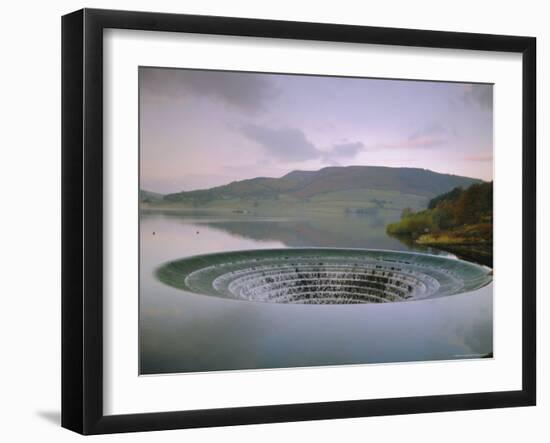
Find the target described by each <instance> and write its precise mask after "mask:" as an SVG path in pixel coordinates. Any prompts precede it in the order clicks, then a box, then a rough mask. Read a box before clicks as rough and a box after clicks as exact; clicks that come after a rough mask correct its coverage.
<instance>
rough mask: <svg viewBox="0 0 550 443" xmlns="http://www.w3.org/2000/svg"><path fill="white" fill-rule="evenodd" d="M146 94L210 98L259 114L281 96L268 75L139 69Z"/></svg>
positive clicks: (166, 96)
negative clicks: (269, 102)
mask: <svg viewBox="0 0 550 443" xmlns="http://www.w3.org/2000/svg"><path fill="white" fill-rule="evenodd" d="M140 86H141V88H142V91H143V93H144V94H147V95H148V96H149V97H153V98H157V99H159V98H160V99H166V98H181V97H184V96H189V95H192V96H196V97H210V98H214V99H217V100H221V101H222V102H225V103H226V104H228V105H230V106H234V107H236V108H240V109H241V110H244V111H248V112H250V111H259V110H263V109H264V108H265V107H266V104H267V102H268V101H269V100H270V99H271V98H273V97H275V96H276V95H277V94H278V91H277V88H276V87H275V85H274V84H273V82H271V81H270V79H269V76H267V75H265V74H264V75H261V74H254V73H244V72H228V71H205V70H190V69H166V68H140Z"/></svg>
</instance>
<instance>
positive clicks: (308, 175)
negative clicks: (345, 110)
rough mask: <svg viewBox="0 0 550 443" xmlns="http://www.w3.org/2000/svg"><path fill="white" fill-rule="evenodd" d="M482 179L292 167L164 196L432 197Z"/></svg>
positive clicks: (203, 200) (200, 199)
mask: <svg viewBox="0 0 550 443" xmlns="http://www.w3.org/2000/svg"><path fill="white" fill-rule="evenodd" d="M481 182H482V181H481V180H478V179H474V178H469V177H461V176H458V175H451V174H440V173H437V172H433V171H430V170H427V169H419V168H389V167H382V166H346V167H327V168H323V169H320V170H318V171H292V172H290V173H288V174H286V175H284V176H282V177H280V178H269V177H257V178H253V179H248V180H241V181H235V182H232V183H229V184H227V185H223V186H216V187H214V188H211V189H203V190H196V191H188V192H178V193H173V194H167V195H165V196H164V197H163V200H164V201H165V202H171V203H182V204H191V205H193V206H195V207H197V206H201V205H206V204H210V203H212V202H214V201H224V200H235V199H244V200H260V201H261V200H273V199H288V200H292V201H298V202H299V201H308V200H310V199H312V198H317V197H319V196H321V195H323V194H328V193H335V192H341V191H351V190H368V191H391V192H393V193H400V194H407V195H416V196H419V197H423V198H428V199H429V198H432V197H435V196H437V195H439V194H443V193H446V192H449V191H450V190H452V189H453V188H456V187H463V188H467V187H468V186H470V185H472V184H474V183H481Z"/></svg>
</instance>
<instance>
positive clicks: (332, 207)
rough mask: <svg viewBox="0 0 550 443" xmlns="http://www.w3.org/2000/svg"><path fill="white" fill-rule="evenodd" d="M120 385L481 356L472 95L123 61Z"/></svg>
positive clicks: (486, 149) (479, 186)
mask: <svg viewBox="0 0 550 443" xmlns="http://www.w3.org/2000/svg"><path fill="white" fill-rule="evenodd" d="M139 139H140V142H139V157H140V164H139V181H140V185H139V218H140V220H139V221H140V233H139V235H140V239H139V241H140V276H139V278H140V282H139V283H140V291H139V308H140V309H139V353H140V354H139V359H140V361H139V365H140V374H142V375H146V374H149V375H151V374H168V373H185V372H208V371H227V370H250V369H276V368H299V367H313V366H334V365H351V364H369V363H406V362H419V361H435V360H441V361H449V360H457V359H478V358H492V357H493V263H492V261H493V86H492V85H491V84H476V83H459V82H443V81H441V82H437V81H422V80H399V79H378V78H354V77H333V76H321V75H294V74H279V73H255V72H233V71H213V70H196V69H175V68H165V67H140V68H139Z"/></svg>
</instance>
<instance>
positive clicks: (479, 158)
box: [464, 154, 493, 162]
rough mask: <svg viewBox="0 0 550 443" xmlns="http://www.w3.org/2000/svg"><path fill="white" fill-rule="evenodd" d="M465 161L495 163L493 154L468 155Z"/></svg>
mask: <svg viewBox="0 0 550 443" xmlns="http://www.w3.org/2000/svg"><path fill="white" fill-rule="evenodd" d="M464 160H466V161H469V162H491V161H493V154H479V155H468V156H466V157H464Z"/></svg>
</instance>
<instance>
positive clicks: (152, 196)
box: [139, 189, 164, 203]
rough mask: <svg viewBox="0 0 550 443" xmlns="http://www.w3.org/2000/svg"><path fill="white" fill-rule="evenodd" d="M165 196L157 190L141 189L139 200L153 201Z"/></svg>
mask: <svg viewBox="0 0 550 443" xmlns="http://www.w3.org/2000/svg"><path fill="white" fill-rule="evenodd" d="M163 197H164V196H163V195H162V194H159V193H157V192H151V191H144V190H143V189H140V190H139V201H140V202H142V203H152V202H158V201H161V200H162V198H163Z"/></svg>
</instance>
